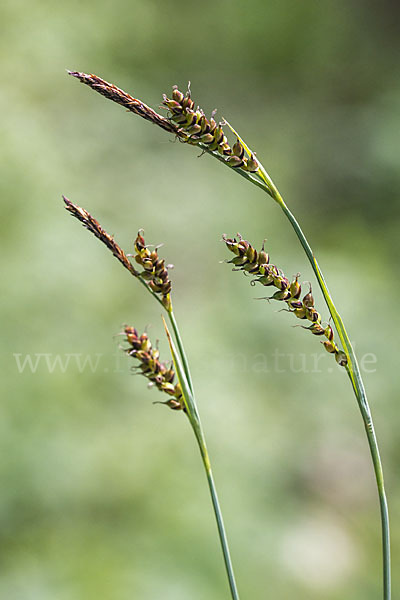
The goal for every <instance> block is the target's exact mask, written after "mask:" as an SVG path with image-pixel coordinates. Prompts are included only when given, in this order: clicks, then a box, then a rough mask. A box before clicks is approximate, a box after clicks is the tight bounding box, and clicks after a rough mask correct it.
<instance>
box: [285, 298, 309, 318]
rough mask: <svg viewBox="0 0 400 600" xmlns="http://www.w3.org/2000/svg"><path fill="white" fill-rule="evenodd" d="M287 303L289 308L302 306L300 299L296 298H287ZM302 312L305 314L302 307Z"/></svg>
mask: <svg viewBox="0 0 400 600" xmlns="http://www.w3.org/2000/svg"><path fill="white" fill-rule="evenodd" d="M288 305H289V307H290V308H302V307H303V304H302V302H301V300H296V299H293V298H291V299H290V300H288ZM304 314H305V309H304Z"/></svg>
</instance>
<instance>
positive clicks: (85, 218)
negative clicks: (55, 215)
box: [63, 196, 139, 277]
mask: <svg viewBox="0 0 400 600" xmlns="http://www.w3.org/2000/svg"><path fill="white" fill-rule="evenodd" d="M63 200H64V202H65V208H66V209H67V211H68V212H69V213H70V214H71V215H72V216H73V217H75V218H76V219H78V221H80V222H81V223H82V224H83V226H84V227H86V229H87V230H88V231H91V232H92V233H93V235H95V236H96V237H97V238H98V239H99V240H100V241H101V242H103V244H105V245H106V246H107V248H108V249H109V250H111V252H112V253H113V255H114V256H115V258H117V259H118V260H119V262H120V263H121V264H122V265H124V267H125V269H128V271H129V272H130V273H131V274H132V275H133V276H134V277H138V276H139V272H138V271H137V270H136V269H135V267H134V266H133V265H132V263H131V262H130V260H129V258H128V257H127V255H126V254H125V252H124V251H123V250H122V248H120V247H119V246H118V244H117V243H116V242H115V240H114V238H113V237H112V236H111V235H110V234H108V233H107V231H105V230H104V229H103V228H102V227H101V225H100V223H99V222H98V221H96V219H95V218H94V217H92V215H91V214H90V213H88V211H87V210H85V209H84V208H81V207H80V206H77V205H76V204H73V203H72V202H71V201H70V200H68V198H66V197H65V196H63Z"/></svg>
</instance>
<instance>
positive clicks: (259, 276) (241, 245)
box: [222, 234, 347, 367]
mask: <svg viewBox="0 0 400 600" xmlns="http://www.w3.org/2000/svg"><path fill="white" fill-rule="evenodd" d="M222 238H223V240H224V242H225V244H226V246H227V248H228V249H229V250H230V251H231V252H233V254H235V258H233V259H232V260H230V261H229V263H231V264H233V265H235V268H234V271H244V272H245V273H250V274H251V275H254V276H255V277H254V279H252V281H251V284H252V285H255V284H256V283H261V285H263V286H274V287H276V288H278V291H277V292H275V293H274V294H272V296H269V297H267V298H266V300H278V301H284V302H286V305H287V307H288V310H289V312H291V313H293V314H294V315H295V316H296V317H297V318H298V319H307V320H308V321H310V322H311V325H310V326H309V327H304V329H308V330H309V331H311V333H312V334H313V335H321V336H325V337H326V338H327V339H326V341H324V342H322V343H323V345H324V347H325V350H326V351H327V352H329V353H331V354H334V355H335V359H336V361H337V363H338V364H339V365H340V366H342V367H345V366H346V364H347V359H346V355H345V353H344V352H343V351H342V350H339V348H338V347H337V346H336V344H335V342H334V341H333V329H332V327H331V326H330V325H327V326H326V327H323V326H322V325H321V315H320V314H319V313H318V312H317V310H316V309H315V307H314V298H313V295H312V292H311V285H310V290H309V292H308V293H307V294H305V296H304V297H303V299H302V300H301V299H300V296H301V284H300V283H299V274H297V275H295V277H294V279H293V281H292V282H291V283H290V281H289V279H288V278H287V277H285V275H284V274H283V273H282V271H281V270H280V269H278V267H276V266H275V265H272V264H270V262H269V256H268V254H267V253H266V252H265V249H264V244H263V245H262V248H261V250H260V251H257V250H256V249H255V248H254V247H253V246H252V245H251V244H250V243H249V242H248V241H246V240H244V239H243V238H242V236H241V235H240V234H237V238H227V237H226V235H225V234H224V235H223V236H222Z"/></svg>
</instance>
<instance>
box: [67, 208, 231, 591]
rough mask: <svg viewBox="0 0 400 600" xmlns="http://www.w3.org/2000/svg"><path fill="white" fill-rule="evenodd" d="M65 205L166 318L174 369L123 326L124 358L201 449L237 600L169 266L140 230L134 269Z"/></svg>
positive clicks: (78, 211)
mask: <svg viewBox="0 0 400 600" xmlns="http://www.w3.org/2000/svg"><path fill="white" fill-rule="evenodd" d="M63 200H64V203H65V208H66V209H67V210H68V212H69V213H70V214H71V215H72V216H73V217H75V218H76V219H77V220H78V221H80V222H81V223H82V224H83V226H84V227H85V228H86V229H87V230H88V231H90V232H91V233H93V235H94V236H95V237H97V239H99V240H100V241H101V242H103V244H104V245H105V246H106V247H107V248H108V249H109V250H110V251H111V252H112V254H113V255H114V256H115V257H116V258H117V260H119V262H120V263H121V264H122V265H123V266H124V267H125V269H127V271H129V273H130V274H131V275H133V277H135V278H136V279H137V280H138V281H139V282H140V283H141V284H142V285H143V286H144V287H145V288H146V290H147V291H148V292H149V293H150V294H151V296H152V297H153V298H154V299H155V300H156V301H157V302H158V303H159V304H160V305H161V306H162V307H163V309H164V310H165V311H166V313H167V318H168V320H169V323H170V325H171V328H172V331H173V333H174V336H175V341H176V345H175V342H174V340H173V338H172V336H171V334H170V332H169V329H168V326H167V323H166V321H165V319H164V317H163V322H164V327H165V332H166V335H167V338H168V343H169V347H170V351H171V356H172V362H173V365H170V364H167V363H165V362H161V361H160V360H159V356H160V353H159V350H158V348H157V347H154V346H153V345H152V343H151V341H150V339H149V337H148V335H147V333H143V334H141V335H139V334H138V332H137V329H136V328H135V327H130V326H127V325H126V326H125V327H124V331H123V332H122V335H123V336H124V338H125V342H126V343H127V347H125V348H124V351H125V353H126V354H128V356H130V357H132V358H133V359H135V360H136V361H138V362H137V363H136V371H137V372H139V373H140V374H142V375H143V376H144V377H146V379H148V381H149V385H151V386H155V387H156V388H157V389H158V390H159V391H161V392H162V393H164V394H165V395H166V396H167V397H168V399H167V400H165V401H164V402H156V403H161V404H165V405H166V406H169V408H171V409H173V410H175V411H182V412H183V413H184V414H185V415H186V416H187V418H188V420H189V423H190V425H191V427H192V430H193V433H194V435H195V438H196V441H197V444H198V446H199V450H200V455H201V459H202V462H203V466H204V469H205V473H206V477H207V482H208V486H209V490H210V495H211V501H212V505H213V509H214V514H215V518H216V523H217V529H218V535H219V539H220V543H221V548H222V553H223V558H224V563H225V569H226V573H227V577H228V583H229V589H230V593H231V597H232V600H239V593H238V590H237V585H236V581H235V575H234V572H233V566H232V560H231V556H230V550H229V546H228V540H227V536H226V532H225V526H224V521H223V517H222V512H221V508H220V504H219V500H218V495H217V490H216V487H215V481H214V477H213V473H212V470H211V463H210V457H209V454H208V450H207V445H206V439H205V435H204V430H203V427H202V424H201V421H200V416H199V411H198V408H197V404H196V400H195V396H194V389H193V382H192V378H191V375H190V370H189V364H188V360H187V357H186V354H185V350H184V347H183V342H182V338H181V336H180V333H179V329H178V325H177V321H176V318H175V314H174V310H173V306H172V298H171V295H172V294H171V292H172V282H171V280H170V278H169V273H168V266H170V265H166V264H165V260H164V259H163V258H161V257H160V256H159V254H158V249H157V247H156V248H153V249H150V247H149V246H148V245H147V244H146V241H145V239H144V237H143V230H140V231H139V232H138V235H137V237H136V240H135V254H134V255H133V258H134V260H135V263H136V265H135V266H134V265H133V264H132V262H131V260H130V258H131V256H132V255H129V254H127V253H126V252H124V250H122V248H121V247H120V246H119V245H118V244H117V243H116V241H115V240H114V238H113V237H112V236H111V235H109V234H108V233H107V231H105V229H103V228H102V227H101V225H100V223H99V222H98V221H97V220H96V219H95V218H94V217H93V216H92V215H91V214H90V213H89V212H88V211H86V210H85V209H83V208H81V207H80V206H77V205H76V204H73V203H72V202H71V201H70V200H68V198H66V197H65V196H63ZM176 379H177V381H176Z"/></svg>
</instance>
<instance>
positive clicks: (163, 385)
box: [123, 326, 184, 410]
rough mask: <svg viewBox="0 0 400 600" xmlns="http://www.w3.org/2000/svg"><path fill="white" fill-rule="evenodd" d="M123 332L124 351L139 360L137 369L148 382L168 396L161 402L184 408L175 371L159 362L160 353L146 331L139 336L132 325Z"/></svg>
mask: <svg viewBox="0 0 400 600" xmlns="http://www.w3.org/2000/svg"><path fill="white" fill-rule="evenodd" d="M123 334H124V335H125V340H126V342H128V348H125V349H124V352H125V353H126V354H128V356H132V358H135V359H136V360H138V361H139V364H138V366H137V368H136V369H137V371H138V372H139V373H140V374H141V375H144V377H146V378H147V379H148V380H149V382H150V384H152V385H155V386H156V387H157V388H158V389H159V390H160V391H161V392H164V393H165V394H168V396H170V398H169V399H168V400H167V401H166V402H162V404H166V405H167V406H169V407H170V408H172V409H173V410H184V403H183V399H182V390H181V387H180V385H179V383H176V384H174V379H175V372H174V370H173V369H172V368H171V366H169V365H167V364H166V363H163V362H160V360H159V357H160V353H159V351H158V349H157V348H153V346H152V344H151V341H150V339H149V337H148V335H147V333H142V335H140V336H139V335H138V332H137V330H136V329H135V328H134V327H128V326H125V328H124V331H123Z"/></svg>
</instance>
